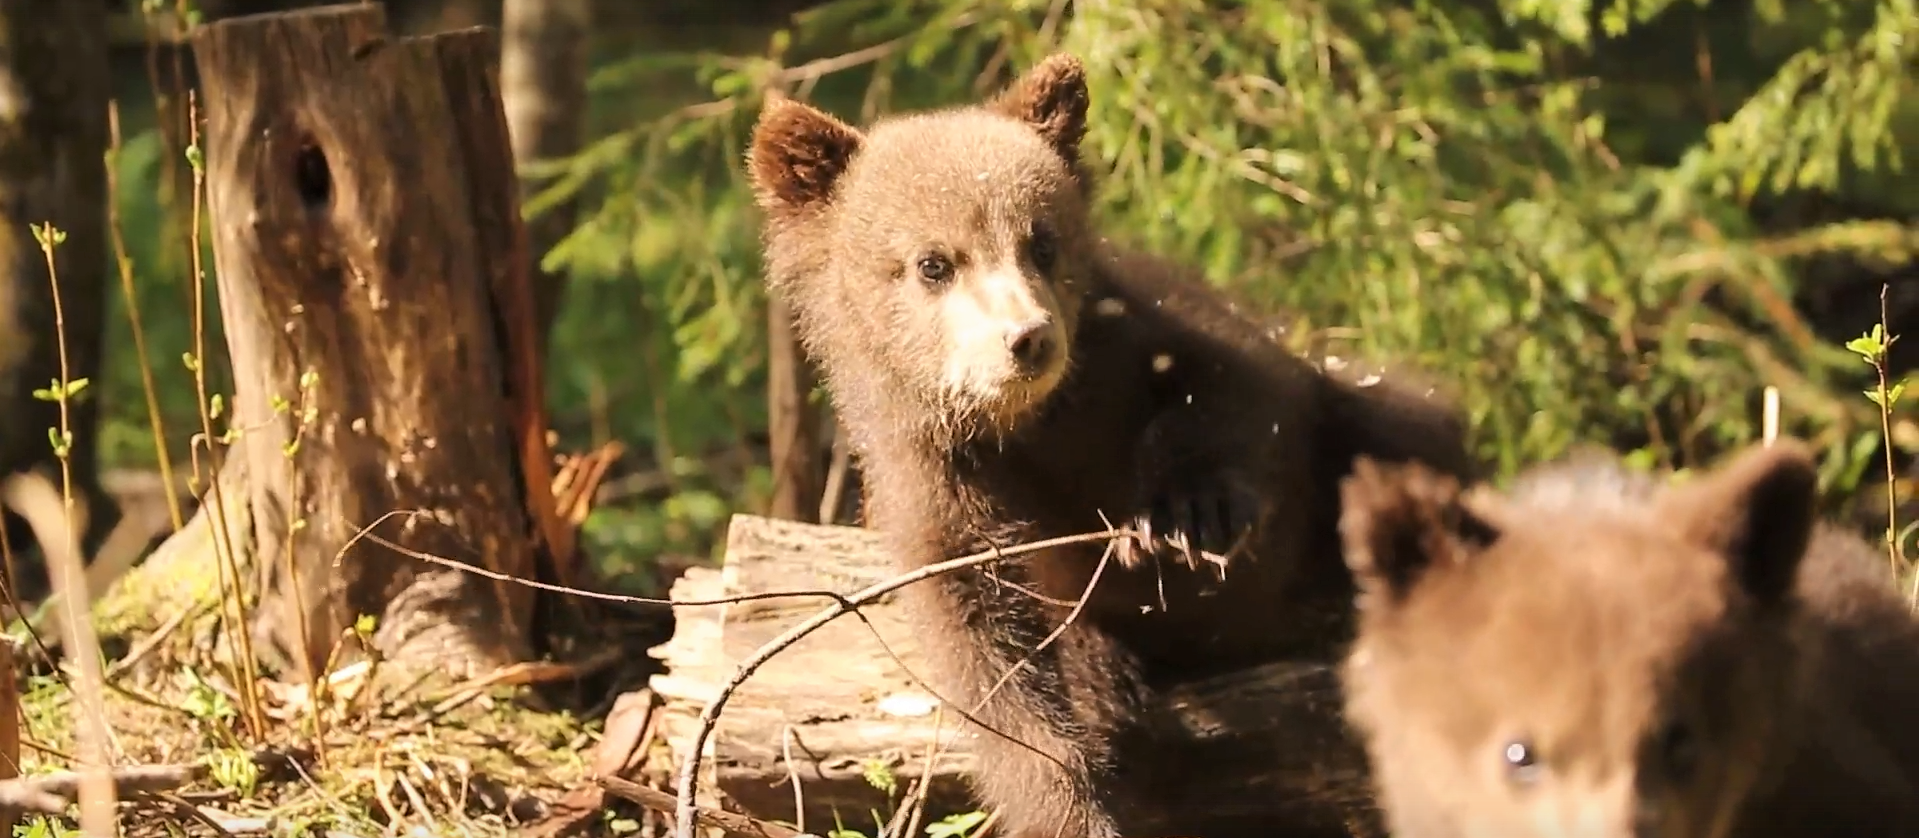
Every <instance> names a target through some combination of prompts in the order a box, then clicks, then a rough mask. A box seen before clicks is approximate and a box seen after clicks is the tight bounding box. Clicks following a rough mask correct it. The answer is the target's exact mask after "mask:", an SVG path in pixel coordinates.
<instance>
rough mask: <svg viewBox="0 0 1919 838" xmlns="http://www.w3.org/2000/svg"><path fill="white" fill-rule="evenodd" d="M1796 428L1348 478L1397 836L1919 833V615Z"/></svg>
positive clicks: (1348, 531) (1360, 717)
mask: <svg viewBox="0 0 1919 838" xmlns="http://www.w3.org/2000/svg"><path fill="white" fill-rule="evenodd" d="M1815 491H1816V474H1815V471H1814V468H1813V462H1812V458H1811V455H1810V452H1809V451H1808V449H1807V448H1806V447H1805V446H1804V445H1803V444H1801V443H1798V442H1795V441H1793V440H1782V441H1780V442H1779V443H1778V444H1776V445H1775V446H1773V447H1770V448H1761V447H1754V448H1752V449H1750V450H1747V451H1744V452H1741V453H1739V454H1737V455H1735V456H1733V457H1731V458H1730V459H1729V460H1728V461H1727V462H1725V463H1723V464H1721V465H1720V466H1719V467H1718V468H1715V469H1713V470H1710V471H1707V472H1705V473H1702V474H1698V475H1694V476H1692V477H1691V478H1690V479H1689V480H1685V481H1682V482H1673V483H1663V482H1661V481H1658V480H1656V479H1655V478H1653V477H1651V476H1649V475H1645V474H1641V473H1636V472H1633V471H1630V470H1628V469H1627V468H1626V467H1625V466H1623V465H1622V464H1620V463H1619V462H1618V460H1617V458H1614V457H1601V456H1597V455H1592V454H1588V455H1584V456H1580V457H1576V458H1570V459H1568V460H1566V461H1563V462H1560V463H1554V464H1549V465H1545V466H1541V467H1538V468H1536V469H1534V470H1533V471H1532V472H1531V473H1528V474H1525V475H1523V476H1522V477H1521V479H1520V480H1519V481H1517V483H1516V485H1515V486H1514V488H1513V489H1512V491H1510V492H1509V493H1505V494H1499V493H1495V492H1492V491H1491V490H1489V489H1486V488H1483V487H1482V488H1476V489H1474V490H1472V491H1469V492H1462V490H1461V489H1460V486H1459V484H1458V482H1457V481H1455V480H1453V479H1451V478H1448V477H1444V476H1440V475H1435V474H1433V473H1431V472H1429V471H1427V470H1424V469H1421V468H1419V467H1418V466H1416V465H1413V466H1383V467H1382V466H1377V465H1375V464H1372V463H1367V462H1361V463H1360V465H1359V467H1358V469H1357V470H1356V471H1355V473H1354V474H1353V475H1352V476H1351V477H1350V478H1348V479H1347V481H1346V482H1345V484H1344V486H1343V496H1344V504H1345V508H1344V513H1343V519H1342V521H1341V528H1342V530H1343V533H1344V536H1345V540H1346V554H1347V557H1348V560H1349V561H1350V562H1351V563H1352V567H1353V570H1354V572H1355V574H1356V576H1357V578H1358V580H1359V584H1360V588H1361V591H1362V593H1361V594H1360V600H1359V602H1360V615H1359V636H1358V638H1357V640H1356V642H1355V643H1354V644H1353V650H1352V652H1351V655H1350V657H1349V659H1348V661H1347V662H1346V664H1345V668H1344V673H1343V677H1344V680H1345V690H1346V696H1347V699H1346V700H1347V716H1348V719H1349V720H1350V721H1351V722H1352V723H1353V724H1354V725H1355V727H1356V728H1358V729H1359V730H1360V731H1361V733H1362V738H1364V739H1365V740H1366V743H1367V750H1368V753H1369V755H1370V758H1371V760H1372V767H1373V775H1374V780H1375V783H1376V784H1377V786H1378V789H1379V793H1380V803H1381V806H1382V808H1383V809H1384V810H1385V813H1386V817H1387V820H1388V821H1389V823H1390V825H1391V828H1392V830H1393V834H1394V835H1395V836H1396V838H1478V836H1489V837H1491V836H1498V837H1499V838H1507V836H1510V837H1511V838H1527V836H1536V837H1537V838H1547V837H1548V836H1551V838H1729V837H1730V836H1739V837H1740V838H1744V836H1805V837H1806V838H1813V836H1821V837H1822V838H1823V836H1831V835H1846V836H1862V838H1878V836H1885V838H1890V836H1895V835H1915V834H1919V729H1916V728H1915V727H1914V726H1913V725H1912V723H1911V715H1912V712H1913V709H1914V708H1915V707H1919V622H1915V620H1914V618H1913V616H1912V614H1911V612H1910V611H1909V610H1908V609H1907V607H1906V605H1905V603H1903V602H1902V601H1901V600H1900V598H1899V596H1898V594H1897V591H1896V588H1895V587H1894V585H1893V577H1892V574H1891V573H1890V572H1889V571H1888V566H1887V559H1886V556H1885V555H1884V554H1883V553H1880V552H1877V551H1874V550H1872V549H1871V548H1870V547H1869V546H1868V545H1867V544H1866V542H1865V541H1864V540H1862V539H1860V538H1858V537H1857V536H1854V535H1852V534H1850V533H1847V532H1845V531H1842V530H1839V529H1836V528H1834V527H1832V526H1831V525H1828V524H1825V523H1823V522H1819V521H1818V520H1817V517H1816V513H1815V511H1814V494H1815Z"/></svg>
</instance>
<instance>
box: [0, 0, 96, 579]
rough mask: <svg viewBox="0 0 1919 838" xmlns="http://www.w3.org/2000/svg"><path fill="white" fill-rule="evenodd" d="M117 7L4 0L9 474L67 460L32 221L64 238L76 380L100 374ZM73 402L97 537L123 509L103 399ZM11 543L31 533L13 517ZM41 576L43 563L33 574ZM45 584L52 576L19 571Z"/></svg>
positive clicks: (2, 281) (1, 277)
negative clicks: (112, 20)
mask: <svg viewBox="0 0 1919 838" xmlns="http://www.w3.org/2000/svg"><path fill="white" fill-rule="evenodd" d="M109 82H110V78H109V74H108V66H107V14H106V3H105V0H59V2H54V3H49V2H45V0H0V478H4V477H5V476H7V475H9V474H13V473H16V472H21V471H27V470H31V469H37V468H44V469H47V473H48V474H49V475H50V476H57V474H58V471H59V462H58V461H57V460H56V459H55V457H54V455H53V448H52V445H51V444H50V443H49V441H48V438H47V432H48V430H49V429H51V428H57V427H59V425H60V408H59V405H57V404H55V403H54V402H50V401H44V400H41V399H37V398H35V397H34V395H33V391H34V390H36V389H45V388H46V387H47V386H48V384H49V383H50V382H52V381H54V380H55V379H58V378H60V377H61V374H60V341H59V340H58V335H57V334H56V332H55V327H54V306H53V301H54V295H53V283H52V281H51V278H50V277H48V275H47V265H46V261H45V257H44V255H43V254H42V253H41V252H40V246H39V244H38V243H37V242H36V241H35V239H34V235H33V231H32V230H31V229H30V227H29V225H38V224H44V223H51V224H52V225H53V226H54V227H55V228H58V229H59V230H60V231H62V232H64V233H65V234H66V239H65V242H64V243H63V244H61V245H60V246H59V248H58V249H57V251H56V252H55V259H56V262H55V267H56V271H57V273H58V278H59V286H60V291H59V299H60V307H61V312H60V313H61V315H62V319H63V320H64V323H63V324H62V326H61V328H62V329H63V330H64V332H65V344H66V359H67V376H68V378H69V380H73V379H81V378H87V379H92V378H97V377H98V375H99V372H100V369H99V367H100V351H101V345H100V344H101V318H102V314H103V309H104V305H103V303H104V300H105V291H106V269H107V250H106V242H107V236H106V223H107V222H106V210H107V205H106V191H107V190H106V166H105V155H106V149H107V96H108V89H109ZM92 396H93V394H92V393H83V394H82V395H81V396H80V397H79V398H77V399H75V400H74V401H72V402H71V403H70V404H69V406H68V413H69V420H68V421H69V430H70V431H71V432H72V434H73V447H72V452H71V455H70V456H71V462H72V466H73V477H74V482H75V488H76V494H77V495H78V496H79V497H80V498H82V499H83V500H84V501H85V502H86V508H85V510H84V511H85V512H86V514H87V520H88V523H89V526H88V528H87V530H88V534H89V537H88V538H87V540H88V541H89V542H91V541H93V540H94V538H93V537H92V536H94V535H96V534H98V533H102V532H105V531H106V527H108V526H110V525H111V523H112V519H114V518H115V517H117V516H116V515H115V514H114V512H113V510H112V504H111V502H106V501H103V500H102V498H103V497H104V496H103V495H102V494H101V492H100V490H99V483H98V480H97V477H96V474H95V470H96V461H97V458H98V452H99V449H100V445H99V439H98V436H99V434H98V433H97V432H96V426H97V424H98V423H97V420H96V417H97V411H96V409H95V408H96V404H97V402H96V401H95V400H94V399H93V398H92ZM5 526H6V530H5V534H6V536H7V539H8V542H9V544H10V545H11V546H12V547H13V548H14V549H15V550H16V551H18V550H21V549H22V548H25V547H27V546H29V545H28V542H29V539H30V536H29V535H28V530H27V529H26V528H25V527H24V526H23V525H22V522H20V521H19V520H18V519H17V518H15V517H14V516H13V515H12V514H11V513H8V514H7V515H6V524H5ZM39 575H40V574H39V573H37V572H35V573H34V574H32V576H33V577H38V576H39ZM20 581H21V582H23V583H24V584H23V586H22V588H21V589H20V590H21V592H22V593H25V594H36V593H38V592H39V591H38V590H37V588H38V587H39V586H41V585H44V580H43V579H37V578H29V579H27V580H20Z"/></svg>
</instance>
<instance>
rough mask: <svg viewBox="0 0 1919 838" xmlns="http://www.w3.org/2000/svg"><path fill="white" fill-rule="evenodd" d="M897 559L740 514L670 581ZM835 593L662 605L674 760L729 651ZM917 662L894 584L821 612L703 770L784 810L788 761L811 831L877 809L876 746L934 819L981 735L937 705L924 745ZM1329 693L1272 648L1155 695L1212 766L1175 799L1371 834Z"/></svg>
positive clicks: (786, 582)
mask: <svg viewBox="0 0 1919 838" xmlns="http://www.w3.org/2000/svg"><path fill="white" fill-rule="evenodd" d="M896 572H897V570H896V569H895V567H894V564H893V562H892V561H891V560H890V559H888V558H887V556H886V554H885V552H884V550H883V548H882V547H881V544H880V537H879V534H878V533H875V532H872V531H870V530H865V529H859V528H854V527H836V526H822V525H817V524H799V523H793V522H788V521H778V520H773V519H768V518H760V517H756V516H751V515H736V516H734V517H733V521H732V524H731V527H730V529H729V531H728V533H727V549H726V563H725V566H724V568H723V569H721V570H718V571H715V570H708V569H704V568H694V569H691V570H688V571H687V573H686V575H685V576H683V577H681V580H680V581H679V582H678V583H676V584H675V585H674V587H673V593H672V598H673V599H674V600H675V601H689V600H712V599H718V598H721V597H726V596H736V595H740V594H746V593H770V592H777V591H833V592H836V593H841V594H847V593H851V592H853V591H856V590H859V589H861V588H864V587H867V586H869V585H872V584H876V583H878V582H880V581H882V580H884V579H887V578H890V577H891V576H893V575H894V574H895V573H896ZM828 604H830V603H829V601H827V600H826V599H825V598H824V597H818V596H813V597H791V598H780V599H761V600H753V601H748V602H738V603H730V604H727V605H724V606H720V607H712V606H677V607H675V608H674V609H673V611H674V620H675V626H676V632H675V634H674V636H673V639H672V640H671V641H669V642H668V643H667V644H665V645H664V646H661V647H659V648H658V649H657V650H656V651H655V654H656V655H657V656H659V657H660V658H661V659H662V660H663V661H664V662H665V663H666V665H667V669H668V671H667V673H666V674H664V675H659V676H655V677H654V678H653V680H652V684H651V686H652V689H653V691H654V693H655V694H657V695H659V696H660V697H661V698H662V699H664V701H665V704H664V706H663V708H662V710H661V712H662V716H661V725H662V728H661V733H662V735H664V736H665V737H666V739H667V741H668V743H669V744H670V746H671V747H672V749H673V752H674V756H675V758H676V759H685V758H686V754H687V748H688V746H689V744H690V742H691V739H692V736H693V733H694V731H696V730H697V729H698V726H699V714H700V711H701V709H702V707H703V706H704V705H705V704H706V702H707V701H709V700H711V699H712V697H713V696H714V695H716V694H717V693H718V691H719V689H720V688H721V686H723V685H724V684H725V683H726V682H727V680H728V679H730V678H731V677H733V674H734V672H735V671H736V669H737V666H738V662H739V661H741V660H743V659H745V658H746V657H748V656H750V655H752V654H753V653H754V651H756V650H757V649H759V648H760V646H762V645H763V644H765V643H767V642H769V641H771V640H772V639H773V638H775V637H778V636H779V635H780V634H781V633H782V632H784V631H786V630H787V629H789V628H790V627H791V626H792V625H793V624H795V623H798V622H800V621H801V620H804V619H806V618H807V617H809V616H811V615H812V614H814V613H816V612H817V611H818V610H819V609H821V608H824V607H826V606H827V605H828ZM902 667H904V668H902ZM925 671H926V666H925V659H924V652H923V651H922V649H921V646H920V644H919V642H918V638H917V637H916V636H915V634H914V631H913V629H912V628H911V623H910V622H909V620H908V616H907V615H906V614H905V613H903V611H902V607H901V605H900V604H899V603H898V602H897V601H896V600H893V599H886V600H882V601H881V602H880V603H878V604H875V605H870V606H867V607H864V608H861V609H860V615H859V616H858V617H855V616H850V615H849V616H847V617H843V618H841V619H840V620H837V621H835V622H832V623H828V624H827V625H826V626H825V627H824V628H822V629H821V630H820V631H817V632H814V633H813V634H810V635H808V636H807V637H805V638H803V639H801V640H800V641H799V642H797V643H795V644H793V645H792V646H790V647H788V648H787V649H786V650H784V651H782V652H781V653H779V654H777V655H775V656H773V658H772V659H771V660H770V661H768V662H767V663H766V665H765V666H763V667H761V668H760V669H759V671H758V672H757V673H755V674H754V676H753V677H752V678H751V679H750V680H748V681H747V682H746V683H745V685H743V686H742V687H741V688H740V689H739V690H738V691H737V692H735V693H734V695H733V697H732V699H731V700H730V701H729V702H728V704H727V706H726V708H725V710H724V711H723V712H722V713H721V715H720V722H719V727H718V730H717V731H716V734H715V736H714V737H713V739H712V740H711V741H710V749H711V750H710V752H709V753H708V754H706V755H705V760H706V763H707V764H706V766H704V768H705V770H706V773H705V774H704V775H703V776H704V777H705V780H704V781H703V785H702V787H703V788H706V789H718V791H719V792H720V793H721V794H722V795H723V796H724V797H725V798H726V802H727V803H730V804H731V805H732V806H733V807H734V808H735V809H736V810H738V811H744V812H745V813H747V814H750V815H753V816H754V817H758V818H763V819H768V820H782V821H788V822H792V821H793V820H794V818H795V809H794V802H793V798H794V794H793V788H792V782H793V781H794V779H793V778H797V780H798V782H799V784H800V787H801V789H802V791H803V792H804V795H803V796H804V798H805V801H806V802H805V807H806V809H805V813H806V825H807V827H808V828H809V829H811V830H812V831H813V832H816V833H817V832H820V831H823V830H824V829H826V828H827V827H828V825H830V824H832V823H833V820H832V817H833V812H834V810H835V809H837V810H838V812H839V813H840V814H841V816H842V817H853V816H856V815H854V813H860V814H864V813H865V812H867V811H868V810H869V809H880V810H881V811H884V803H885V798H884V795H883V794H881V793H880V792H879V791H877V790H875V789H874V788H873V787H872V786H871V785H870V784H868V783H867V782H866V781H865V780H864V779H863V778H862V773H863V769H864V766H865V764H866V763H867V762H868V761H871V760H878V761H881V762H883V763H886V764H887V765H889V766H890V767H891V768H892V771H893V774H894V776H895V777H896V778H897V779H898V780H899V785H900V788H901V790H902V792H903V791H904V790H905V789H906V787H907V786H908V785H909V784H911V783H912V782H913V781H915V780H917V779H919V778H920V777H922V776H927V775H928V774H929V772H928V770H927V769H928V768H929V767H930V769H931V770H930V776H931V781H930V782H929V783H928V787H929V789H930V793H931V796H930V800H929V804H928V809H927V813H926V814H927V818H928V820H929V821H930V820H931V819H936V818H939V817H941V816H942V815H945V814H950V813H953V812H963V811H966V810H968V809H971V808H973V807H974V806H976V805H977V804H976V803H975V802H974V801H973V800H972V798H971V795H970V794H969V792H968V791H967V786H966V783H965V775H966V772H968V771H970V770H971V769H972V766H973V757H972V754H971V750H970V748H969V743H971V742H972V740H973V738H974V737H975V736H976V735H977V734H975V733H973V732H972V731H970V730H966V729H963V728H961V727H960V725H961V724H962V720H961V719H960V717H959V715H958V714H957V713H955V712H953V711H951V710H947V711H946V712H944V713H943V716H944V718H943V719H942V720H941V725H940V732H939V736H938V740H937V741H938V742H939V743H940V744H941V745H943V746H944V750H943V751H941V752H940V753H939V754H937V755H936V756H929V754H930V748H929V746H931V745H933V744H934V742H935V739H934V720H935V714H934V712H933V707H934V706H935V704H936V701H935V700H934V698H933V695H932V693H930V692H929V691H928V690H927V689H926V687H925V686H924V685H922V684H921V683H920V682H919V681H917V680H916V678H915V677H914V676H916V675H917V676H921V677H923V675H924V673H925ZM909 673H911V674H909ZM1339 706H1340V703H1339V689H1338V681H1337V677H1336V675H1335V673H1334V670H1333V669H1332V668H1331V667H1330V666H1329V665H1328V664H1327V663H1325V662H1304V661H1302V662H1287V663H1277V664H1271V665H1267V666H1262V667H1258V668H1255V669H1250V670H1247V671H1245V672H1239V673H1233V674H1230V675H1226V676H1222V677H1219V678H1215V679H1212V680H1208V681H1205V682H1201V683H1196V684H1191V685H1186V686H1183V687H1181V688H1179V689H1177V690H1175V691H1173V692H1172V693H1170V694H1169V695H1168V696H1167V703H1166V705H1165V706H1164V707H1162V708H1161V711H1162V712H1165V713H1168V714H1170V715H1169V718H1170V719H1171V720H1173V721H1174V722H1176V723H1178V724H1180V725H1182V726H1184V728H1185V729H1186V730H1187V731H1189V732H1190V733H1191V735H1192V736H1193V739H1194V740H1195V742H1196V743H1197V745H1196V747H1197V749H1198V750H1199V752H1200V756H1199V758H1200V759H1201V760H1202V761H1203V764H1207V765H1216V766H1219V769H1220V770H1219V773H1218V775H1217V776H1216V777H1213V778H1211V781H1210V782H1209V783H1208V784H1207V786H1206V788H1205V789H1204V792H1203V797H1196V798H1195V799H1191V800H1188V801H1186V803H1187V804H1188V805H1190V806H1192V807H1196V808H1204V809H1209V810H1212V811H1218V812H1235V811H1237V812H1246V813H1271V814H1274V815H1279V814H1281V813H1286V812H1289V811H1310V812H1313V813H1315V814H1326V813H1327V812H1328V810H1339V811H1343V812H1346V813H1348V814H1349V818H1350V822H1351V823H1353V824H1355V826H1354V829H1355V834H1362V835H1363V834H1373V833H1374V832H1375V830H1373V829H1372V828H1371V826H1372V824H1371V821H1370V820H1369V816H1368V812H1369V810H1370V808H1371V794H1370V791H1369V789H1368V786H1367V780H1366V775H1365V770H1364V769H1365V759H1364V754H1363V752H1362V751H1361V750H1360V748H1359V745H1358V743H1357V742H1356V741H1355V740H1354V739H1353V738H1352V737H1351V736H1350V735H1349V734H1347V732H1346V730H1345V727H1344V725H1343V723H1342V722H1341V721H1340V720H1339V715H1338V713H1339V709H1338V708H1339ZM788 754H790V760H791V761H790V762H788V759H789V756H788ZM702 802H703V804H708V803H710V801H702ZM1145 834H1169V833H1154V832H1150V831H1149V832H1146V833H1145Z"/></svg>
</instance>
